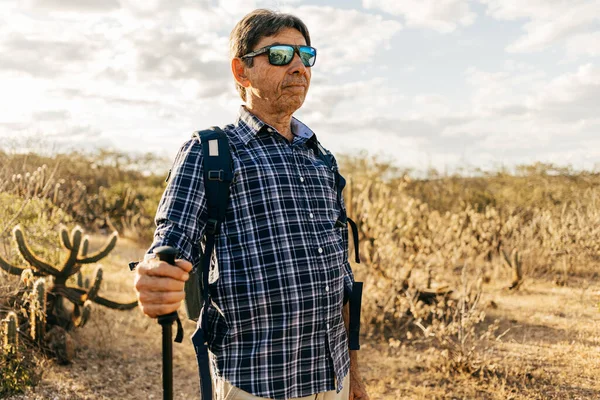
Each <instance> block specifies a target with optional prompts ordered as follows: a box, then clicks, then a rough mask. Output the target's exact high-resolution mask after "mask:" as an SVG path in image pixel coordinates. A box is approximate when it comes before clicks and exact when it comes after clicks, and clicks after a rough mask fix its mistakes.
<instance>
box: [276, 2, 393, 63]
mask: <svg viewBox="0 0 600 400" xmlns="http://www.w3.org/2000/svg"><path fill="white" fill-rule="evenodd" d="M283 11H285V12H290V13H292V14H294V15H297V16H299V17H300V18H301V19H302V20H303V21H304V23H305V24H306V25H307V27H308V29H309V31H310V36H311V41H312V43H313V45H314V46H315V47H317V48H318V51H319V53H318V57H317V65H316V66H315V68H318V70H319V71H332V72H336V71H337V72H343V71H346V70H347V68H348V67H351V66H354V65H357V64H365V63H369V62H377V61H378V58H379V57H384V56H385V54H386V53H385V52H386V50H389V48H390V41H391V39H392V37H393V36H394V35H395V34H396V33H397V32H399V31H400V30H401V29H402V25H401V24H400V23H399V22H397V21H394V20H390V19H385V18H383V17H382V16H381V15H373V14H367V13H364V12H360V11H357V10H345V9H339V8H333V7H320V6H301V7H293V8H292V7H290V8H286V9H284V10H283Z"/></svg>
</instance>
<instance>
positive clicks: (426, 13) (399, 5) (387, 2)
mask: <svg viewBox="0 0 600 400" xmlns="http://www.w3.org/2000/svg"><path fill="white" fill-rule="evenodd" d="M363 7H364V8H366V9H379V10H382V11H384V12H387V13H389V14H392V15H396V16H401V17H403V18H404V20H405V21H406V25H407V26H410V27H417V28H428V29H433V30H436V31H438V32H442V33H448V32H452V31H454V30H455V29H456V28H457V27H458V26H468V25H471V24H472V23H473V22H474V21H475V18H476V16H477V15H476V14H475V13H474V12H473V11H472V10H471V8H470V7H469V2H468V1H467V0H363Z"/></svg>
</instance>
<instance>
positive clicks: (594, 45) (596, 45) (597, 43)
mask: <svg viewBox="0 0 600 400" xmlns="http://www.w3.org/2000/svg"><path fill="white" fill-rule="evenodd" d="M566 48H567V57H568V58H570V59H576V58H577V57H579V56H588V57H598V56H600V31H596V32H586V33H580V34H577V35H573V36H571V37H569V38H568V39H567V42H566Z"/></svg>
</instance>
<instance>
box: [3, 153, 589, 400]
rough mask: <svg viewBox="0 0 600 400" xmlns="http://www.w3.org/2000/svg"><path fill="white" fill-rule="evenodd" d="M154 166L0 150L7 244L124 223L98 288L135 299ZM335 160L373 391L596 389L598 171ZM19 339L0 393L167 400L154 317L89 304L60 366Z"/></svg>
mask: <svg viewBox="0 0 600 400" xmlns="http://www.w3.org/2000/svg"><path fill="white" fill-rule="evenodd" d="M156 161H157V160H152V159H146V160H143V159H135V160H132V159H127V157H126V156H124V155H119V154H113V153H99V154H97V155H95V156H82V155H76V154H70V155H66V156H60V157H54V158H45V157H41V156H37V155H9V154H4V153H0V165H2V167H1V168H2V169H1V170H0V256H1V257H2V258H4V259H5V260H7V262H9V263H11V265H18V266H27V263H26V262H25V261H24V260H23V259H22V257H21V255H20V252H19V251H18V250H17V248H16V246H15V245H14V238H13V233H12V230H13V227H14V226H15V225H17V224H19V225H20V226H21V227H22V229H23V231H24V232H25V235H26V238H27V241H28V243H29V245H30V246H31V248H32V249H33V251H35V253H36V254H38V255H39V256H40V257H41V258H43V259H44V260H45V261H47V262H48V263H49V264H51V265H62V263H64V262H65V257H66V256H65V254H66V252H65V249H63V248H61V246H60V245H59V243H60V237H59V235H60V230H59V227H60V225H61V224H63V225H65V226H66V227H67V228H68V229H69V230H70V229H71V228H73V227H74V226H75V225H80V226H82V228H83V229H85V231H86V232H87V233H88V234H89V235H90V236H89V247H90V251H91V252H93V251H94V250H95V249H99V248H101V247H102V246H103V244H104V243H105V241H106V239H107V237H108V235H109V234H110V232H111V231H112V230H113V229H115V230H117V231H118V232H119V235H120V236H119V240H118V242H117V244H116V247H115V248H114V250H112V251H111V252H110V253H109V255H108V256H107V257H105V258H103V259H102V260H101V261H99V262H98V263H97V264H101V266H102V268H103V272H104V275H103V276H104V279H103V281H102V284H101V291H100V293H101V294H102V295H105V296H106V297H110V298H111V299H113V300H116V301H121V302H127V301H130V300H131V299H132V298H133V297H134V295H133V292H132V289H131V282H132V276H131V273H129V272H128V269H127V263H128V262H129V261H132V260H136V259H139V258H140V257H141V256H142V255H143V253H144V251H145V248H146V247H147V246H148V245H149V240H150V238H151V234H152V215H153V213H154V211H155V209H156V205H157V202H158V199H159V197H160V194H161V192H162V190H163V188H164V182H163V180H164V174H163V173H162V172H163V171H160V172H161V174H158V175H156V176H154V175H152V176H145V175H143V174H141V173H140V172H137V171H134V170H129V169H127V168H126V166H127V165H129V164H130V163H138V164H140V163H143V162H152V163H154V165H157V162H156ZM340 163H341V165H342V173H343V174H344V175H345V176H347V177H349V178H350V179H349V185H348V187H347V189H346V191H345V202H346V207H347V209H348V212H349V214H350V216H351V217H352V218H353V219H354V220H355V221H356V222H357V223H358V225H359V230H360V246H361V248H360V250H361V257H362V261H363V262H362V263H361V264H353V270H354V272H355V275H356V278H357V280H362V281H364V282H365V293H364V297H363V315H362V331H363V337H362V349H361V351H360V360H361V365H362V371H363V375H364V377H365V379H366V381H367V384H368V388H369V392H370V395H371V397H372V398H373V399H595V398H598V399H600V383H599V382H600V380H599V379H598V378H600V373H598V372H596V371H597V368H596V366H598V365H599V364H600V352H598V349H599V346H600V333H599V332H600V330H599V329H598V328H599V326H598V325H599V322H600V309H599V304H600V285H599V284H598V283H597V279H596V278H597V276H598V275H597V270H598V266H600V253H599V250H600V210H599V207H598V204H597V202H598V201H600V199H599V195H600V175H598V174H596V173H591V172H576V171H572V170H570V169H568V168H557V167H553V166H550V165H543V164H536V165H531V166H523V167H519V168H517V169H516V170H515V171H512V172H511V173H509V172H507V171H497V172H494V173H487V174H486V173H482V172H477V171H471V172H472V173H470V174H465V176H450V177H446V176H444V177H442V176H438V175H436V174H435V173H434V172H432V173H430V175H429V177H428V178H427V179H422V180H418V179H411V178H410V175H409V174H407V173H406V171H399V170H396V169H394V168H393V167H392V166H391V165H389V164H387V163H383V162H377V161H376V160H371V159H367V158H343V159H341V160H340ZM44 165H45V167H44ZM167 168H168V167H167ZM164 172H166V171H164ZM97 264H90V265H84V266H83V267H82V269H81V272H82V274H83V276H92V273H93V271H94V270H95V268H96V267H97V266H98V265H97ZM0 282H1V283H0V319H2V318H5V317H6V315H7V313H8V312H9V311H10V310H11V309H14V308H17V309H16V310H15V311H16V312H17V313H21V310H19V309H18V307H15V305H17V304H21V303H19V301H16V300H15V293H17V292H16V290H17V288H19V287H20V285H23V284H21V283H19V277H18V276H13V275H9V274H6V273H4V272H3V271H0ZM50 283H51V282H48V285H50ZM73 284H74V283H73ZM25 314H27V312H25ZM25 317H26V315H22V314H19V319H20V321H24V320H25V319H26V318H25ZM23 323H26V321H25V322H23ZM184 327H185V329H186V335H189V334H191V332H192V330H193V324H192V323H186V324H185V325H184ZM19 336H20V339H21V340H20V343H21V344H20V348H19V353H18V354H19V357H18V359H17V360H16V361H17V363H15V357H14V353H10V352H8V351H7V350H6V349H5V343H4V342H1V343H2V344H3V350H2V356H0V376H1V377H2V378H1V379H2V380H1V381H0V382H1V384H0V397H7V398H12V399H49V398H50V399H53V398H57V399H62V398H70V399H115V398H123V399H149V398H154V399H159V398H161V376H160V374H161V369H160V360H161V356H160V328H159V326H158V324H156V322H155V321H152V320H149V319H147V318H145V317H144V316H143V315H141V313H140V312H139V311H138V310H132V311H119V310H113V309H109V308H106V307H103V306H101V305H98V304H93V305H92V308H91V314H90V317H89V320H88V322H87V323H86V324H85V326H83V327H80V328H76V327H72V328H71V329H70V332H69V336H70V337H71V338H72V341H73V343H74V344H75V348H76V352H75V354H74V355H73V357H72V360H71V362H70V364H67V365H61V364H60V363H58V362H57V361H56V360H55V359H54V358H52V354H50V353H48V352H47V351H46V354H45V355H44V354H43V352H42V351H40V350H39V349H38V347H40V346H41V348H42V349H43V348H44V347H45V344H44V343H41V344H39V343H38V344H36V343H35V342H34V341H32V340H28V339H27V336H28V331H27V330H26V329H23V330H22V331H21V332H20V335H19ZM3 340H4V339H3ZM174 348H175V350H174V352H175V367H174V369H175V387H176V390H175V394H176V398H195V397H197V393H198V382H197V374H196V365H195V358H194V355H193V349H192V346H191V343H190V342H189V340H184V343H183V344H181V345H177V344H176V345H175V346H174ZM11 354H12V356H11ZM11 357H12V358H11ZM16 365H18V366H20V367H21V368H20V369H18V368H16ZM40 371H41V372H43V373H42V374H41V376H36V374H35V373H36V372H40ZM28 372H29V374H28ZM31 372H33V374H32V373H31ZM19 374H20V375H19ZM23 377H25V378H31V379H30V382H29V384H30V385H27V383H28V382H27V379H24V378H23ZM21 378H23V379H21ZM31 384H32V385H31ZM19 391H20V392H21V393H18V392H19Z"/></svg>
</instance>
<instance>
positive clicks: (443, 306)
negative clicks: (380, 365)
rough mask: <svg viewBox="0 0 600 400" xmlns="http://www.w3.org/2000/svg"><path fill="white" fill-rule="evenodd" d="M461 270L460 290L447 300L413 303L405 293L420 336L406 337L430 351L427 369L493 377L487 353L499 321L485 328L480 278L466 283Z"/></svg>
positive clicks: (466, 269)
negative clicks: (430, 356)
mask: <svg viewBox="0 0 600 400" xmlns="http://www.w3.org/2000/svg"><path fill="white" fill-rule="evenodd" d="M467 271H468V268H467V266H466V265H465V266H463V268H462V273H461V279H460V289H459V290H458V292H455V294H454V295H453V296H452V297H450V298H447V297H445V298H440V299H439V300H438V301H437V302H436V303H434V304H431V305H427V304H423V303H421V302H416V301H414V299H415V297H414V296H411V292H410V291H409V292H407V298H408V299H409V304H410V312H411V315H412V319H413V321H412V323H413V324H414V326H417V327H418V328H419V329H420V332H417V334H413V333H412V332H408V333H407V338H409V339H412V340H413V342H418V343H420V344H426V345H427V346H428V347H430V348H432V349H434V351H433V353H434V357H433V360H432V361H430V366H431V367H433V368H434V369H437V370H440V371H442V372H444V373H446V374H449V375H451V374H455V373H465V374H469V375H473V376H479V377H485V376H487V375H490V374H494V373H495V371H494V367H493V362H492V360H491V358H490V352H491V350H492V348H493V341H495V340H497V339H498V338H499V337H501V336H502V335H500V336H497V334H496V333H497V330H498V326H499V325H498V324H499V321H497V320H496V321H494V322H493V323H492V324H489V325H487V326H486V324H485V316H486V314H485V310H484V309H483V308H484V307H483V305H482V304H481V295H482V276H481V274H478V275H477V276H476V277H475V279H470V278H469V274H468V272H467Z"/></svg>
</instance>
